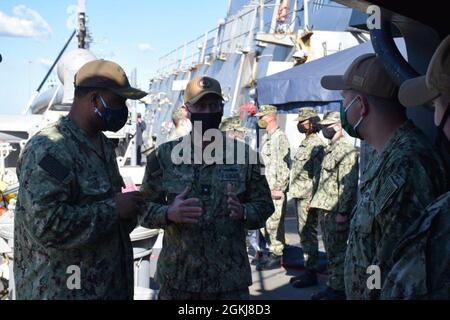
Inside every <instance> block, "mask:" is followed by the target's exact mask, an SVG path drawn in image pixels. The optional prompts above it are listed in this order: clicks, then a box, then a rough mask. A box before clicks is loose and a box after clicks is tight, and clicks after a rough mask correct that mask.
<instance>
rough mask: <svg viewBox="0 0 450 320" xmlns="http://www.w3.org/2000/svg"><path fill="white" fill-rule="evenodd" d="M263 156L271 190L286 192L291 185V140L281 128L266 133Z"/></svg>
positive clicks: (262, 150) (262, 144) (262, 148)
mask: <svg viewBox="0 0 450 320" xmlns="http://www.w3.org/2000/svg"><path fill="white" fill-rule="evenodd" d="M261 156H262V160H263V162H264V165H265V175H266V178H267V182H268V183H269V187H270V190H278V191H283V192H286V191H287V189H288V187H289V175H290V172H289V169H290V166H291V155H290V148H289V141H288V139H287V137H286V134H285V133H284V132H283V131H281V129H280V128H276V129H275V131H274V132H272V134H268V133H266V134H264V136H263V138H262V143H261Z"/></svg>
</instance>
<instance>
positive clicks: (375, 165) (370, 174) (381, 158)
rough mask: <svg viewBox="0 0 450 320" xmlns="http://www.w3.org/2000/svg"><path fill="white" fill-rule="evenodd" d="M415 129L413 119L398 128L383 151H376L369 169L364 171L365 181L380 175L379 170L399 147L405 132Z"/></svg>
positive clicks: (368, 166)
mask: <svg viewBox="0 0 450 320" xmlns="http://www.w3.org/2000/svg"><path fill="white" fill-rule="evenodd" d="M412 129H414V124H413V123H412V122H411V120H408V121H406V122H405V123H404V124H403V125H402V126H401V127H400V128H398V129H397V130H396V131H395V133H394V135H393V136H392V137H391V138H390V139H389V141H388V143H387V144H386V145H385V147H384V148H383V151H382V152H381V153H378V154H377V153H375V155H374V157H373V158H372V159H371V161H370V162H369V164H368V165H367V169H366V171H365V172H364V175H363V176H364V179H363V183H366V182H368V181H370V180H372V179H373V178H375V177H376V176H377V175H378V171H379V169H380V167H381V166H382V165H384V163H385V162H386V160H387V159H388V158H389V156H390V155H391V154H392V151H393V150H395V149H397V144H398V143H399V141H400V140H401V138H402V137H404V136H405V134H408V132H409V131H411V130H412Z"/></svg>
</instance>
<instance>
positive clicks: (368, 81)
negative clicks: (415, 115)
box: [322, 54, 448, 299]
mask: <svg viewBox="0 0 450 320" xmlns="http://www.w3.org/2000/svg"><path fill="white" fill-rule="evenodd" d="M322 85H323V86H324V87H325V88H327V89H331V90H333V89H334V90H343V92H342V94H343V97H344V106H345V107H342V109H341V118H342V119H343V120H342V121H343V126H344V128H345V129H346V131H347V132H348V133H349V134H350V135H351V136H353V137H359V138H361V139H364V140H366V141H367V142H368V143H369V144H370V145H372V146H373V147H374V148H375V150H376V152H377V153H376V155H375V156H374V158H373V159H371V161H370V163H369V164H368V166H367V169H366V170H365V172H364V173H363V176H362V179H361V183H360V190H359V192H360V198H359V200H358V204H357V205H356V206H355V208H354V210H353V213H352V221H351V230H350V235H349V243H348V247H347V254H346V259H345V288H346V293H347V298H348V299H378V298H379V295H380V289H381V288H382V287H383V285H384V284H385V280H386V276H387V275H388V274H389V272H390V271H391V270H392V267H393V252H394V250H395V248H396V246H397V244H398V242H399V241H400V240H401V239H402V238H403V237H404V236H405V234H406V231H407V229H408V228H409V227H410V226H411V224H412V223H413V222H414V221H416V220H417V219H419V218H420V216H421V215H422V212H423V210H424V209H425V208H426V206H428V205H429V204H430V203H431V202H432V201H433V200H434V199H436V198H437V197H438V196H440V195H441V194H442V193H444V191H446V190H448V189H447V188H448V182H447V179H446V170H445V168H444V165H443V161H442V160H441V158H440V157H439V155H438V153H437V152H436V150H435V149H434V148H433V147H432V146H431V144H430V143H429V142H428V141H427V138H426V137H425V135H424V134H423V133H422V132H421V131H420V130H419V129H418V128H416V127H415V126H414V124H413V123H412V122H411V121H410V120H408V119H407V117H406V112H405V109H404V107H403V106H401V105H400V104H399V102H398V100H397V94H398V87H397V86H396V84H395V83H394V82H393V81H392V80H391V78H390V76H389V75H388V74H387V72H386V71H385V68H384V66H383V63H382V61H381V60H380V58H379V57H377V56H376V55H375V54H366V55H363V56H361V57H359V58H357V59H356V60H355V61H354V62H353V63H352V65H351V66H350V67H349V69H348V70H347V72H346V73H345V75H344V76H327V77H324V78H323V79H322Z"/></svg>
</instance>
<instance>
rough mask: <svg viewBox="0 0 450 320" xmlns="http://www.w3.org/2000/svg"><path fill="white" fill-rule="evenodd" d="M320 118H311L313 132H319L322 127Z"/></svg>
mask: <svg viewBox="0 0 450 320" xmlns="http://www.w3.org/2000/svg"><path fill="white" fill-rule="evenodd" d="M319 122H320V118H319V117H312V118H309V123H310V124H311V132H312V133H318V132H319V131H320V129H321V127H320V125H319Z"/></svg>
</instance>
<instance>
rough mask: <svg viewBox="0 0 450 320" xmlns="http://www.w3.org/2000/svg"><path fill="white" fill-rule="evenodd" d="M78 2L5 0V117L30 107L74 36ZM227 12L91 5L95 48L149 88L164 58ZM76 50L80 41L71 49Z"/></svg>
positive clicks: (180, 3) (1, 83)
mask: <svg viewBox="0 0 450 320" xmlns="http://www.w3.org/2000/svg"><path fill="white" fill-rule="evenodd" d="M76 3H77V1H76V0H39V1H38V0H0V54H1V55H2V56H3V61H2V62H1V63H0V97H1V98H0V113H3V114H5V113H7V114H14V113H19V112H20V111H21V110H22V109H23V108H24V106H25V104H26V102H27V101H28V99H29V97H30V95H31V92H32V91H34V90H35V89H36V88H37V87H38V85H39V83H40V82H41V80H42V78H43V77H44V75H45V74H46V72H47V70H48V68H49V65H50V64H51V63H52V62H53V60H54V59H55V58H56V56H57V55H58V53H59V51H60V50H61V48H62V47H63V45H64V43H65V42H66V41H67V40H68V38H69V36H70V34H71V30H70V29H69V27H68V21H70V17H71V15H72V14H73V12H74V11H73V9H74V7H73V6H75V5H76ZM227 7H228V0H213V1H212V0H192V1H188V0H166V1H157V0H86V11H87V15H88V18H89V22H88V27H89V30H90V32H91V34H92V37H93V43H92V44H91V48H90V49H91V51H92V52H93V53H94V54H95V55H96V56H97V57H98V58H104V59H109V60H114V61H116V62H117V63H119V64H121V65H122V66H123V67H124V68H125V70H126V71H127V73H128V74H129V73H130V72H131V70H132V69H134V68H137V73H138V85H139V86H140V87H141V88H143V89H147V87H148V80H149V79H150V78H151V76H152V75H154V74H155V71H156V69H157V68H158V58H159V57H160V56H162V55H164V54H165V53H167V52H169V51H171V50H172V49H174V48H176V47H178V46H180V45H182V44H183V43H184V42H186V41H188V40H191V39H194V38H195V37H197V36H199V35H201V34H203V33H204V32H206V31H208V30H210V29H213V28H214V27H216V26H217V22H218V21H219V19H221V18H225V16H226V12H227ZM69 24H70V23H69ZM76 47H77V43H76V38H75V40H74V41H73V42H72V43H71V44H70V47H69V49H70V48H76ZM54 78H55V79H56V76H54ZM45 88H46V87H45V86H44V88H43V89H45Z"/></svg>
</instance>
